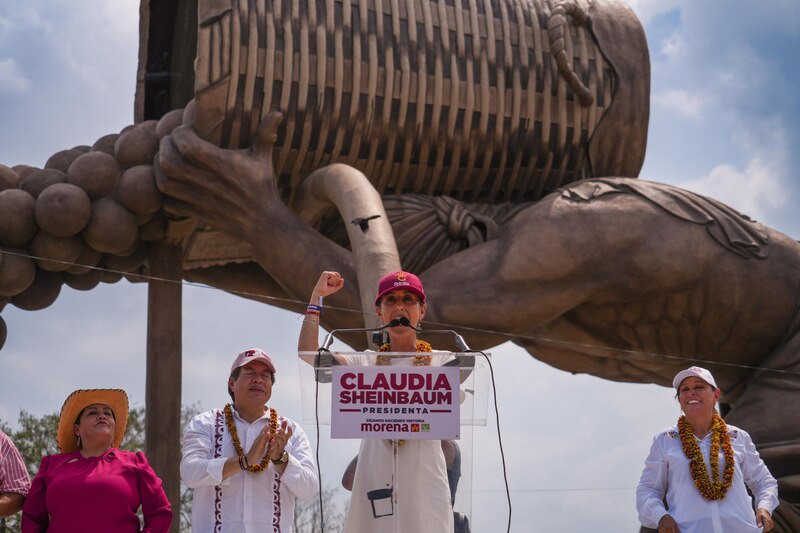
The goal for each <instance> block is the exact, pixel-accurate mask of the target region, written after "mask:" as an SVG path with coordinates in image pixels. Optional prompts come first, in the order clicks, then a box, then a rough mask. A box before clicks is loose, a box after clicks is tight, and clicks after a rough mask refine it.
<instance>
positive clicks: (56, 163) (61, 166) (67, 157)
mask: <svg viewBox="0 0 800 533" xmlns="http://www.w3.org/2000/svg"><path fill="white" fill-rule="evenodd" d="M88 151H89V147H88V146H76V147H75V148H70V149H69V150H61V151H60V152H56V153H54V154H53V155H51V156H50V158H49V159H48V160H47V163H45V164H44V168H55V169H57V170H60V171H62V172H66V171H67V170H68V169H69V166H70V165H71V164H72V162H73V161H75V159H77V158H78V156H80V155H82V154H85V153H86V152H88Z"/></svg>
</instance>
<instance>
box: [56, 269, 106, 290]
mask: <svg viewBox="0 0 800 533" xmlns="http://www.w3.org/2000/svg"><path fill="white" fill-rule="evenodd" d="M102 279H103V271H102V270H90V271H88V272H86V273H85V274H70V273H68V272H65V273H64V283H66V284H67V285H68V286H69V287H71V288H73V289H75V290H78V291H89V290H92V289H94V288H95V287H97V285H99V284H100V281H101V280H102Z"/></svg>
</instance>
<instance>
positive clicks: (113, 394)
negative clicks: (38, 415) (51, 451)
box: [56, 389, 128, 453]
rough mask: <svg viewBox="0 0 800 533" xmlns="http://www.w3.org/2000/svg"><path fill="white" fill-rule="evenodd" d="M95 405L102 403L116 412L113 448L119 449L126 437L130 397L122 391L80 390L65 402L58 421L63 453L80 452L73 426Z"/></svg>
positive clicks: (59, 438) (59, 439) (59, 445)
mask: <svg viewBox="0 0 800 533" xmlns="http://www.w3.org/2000/svg"><path fill="white" fill-rule="evenodd" d="M93 403H102V404H105V405H107V406H109V407H110V408H111V410H112V411H113V412H114V421H115V423H116V430H115V432H114V442H113V443H112V446H114V447H115V448H119V445H120V444H122V437H124V436H125V427H126V426H127V425H128V395H127V393H126V392H125V391H124V390H122V389H78V390H76V391H75V392H73V393H72V394H70V395H69V396H67V399H66V400H65V401H64V406H63V407H62V408H61V417H60V418H59V420H58V432H57V433H56V439H57V441H58V447H59V448H60V449H61V452H62V453H69V452H74V451H76V450H78V439H77V437H76V436H75V431H74V428H73V426H74V425H75V419H76V418H78V414H79V413H80V412H81V411H82V410H83V409H84V408H85V407H86V406H89V405H92V404H93Z"/></svg>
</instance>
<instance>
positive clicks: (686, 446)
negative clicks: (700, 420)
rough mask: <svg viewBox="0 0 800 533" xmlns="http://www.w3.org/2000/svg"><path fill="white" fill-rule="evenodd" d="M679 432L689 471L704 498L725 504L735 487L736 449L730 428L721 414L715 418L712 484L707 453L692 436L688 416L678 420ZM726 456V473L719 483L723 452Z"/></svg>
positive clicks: (712, 438)
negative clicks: (707, 464)
mask: <svg viewBox="0 0 800 533" xmlns="http://www.w3.org/2000/svg"><path fill="white" fill-rule="evenodd" d="M678 430H679V433H680V436H681V446H682V447H683V453H684V455H686V458H687V459H689V460H690V463H689V470H690V472H691V473H692V479H693V480H694V484H695V486H696V487H697V490H699V491H700V494H702V495H703V497H704V498H705V499H707V500H710V501H715V500H721V499H723V498H724V497H725V494H727V492H728V489H730V488H731V485H732V484H733V464H734V458H733V447H732V446H731V437H730V435H728V426H727V425H726V424H725V421H724V420H723V419H722V417H721V416H719V415H718V414H717V413H714V414H713V415H712V421H711V450H710V452H709V462H710V463H711V480H710V481H709V479H708V473H707V471H706V463H705V461H704V460H703V453H702V452H701V451H700V447H699V446H698V445H697V441H696V440H695V438H694V433H693V432H692V426H691V425H690V424H689V422H687V421H686V417H685V416H681V417H680V418H679V419H678ZM720 445H721V446H722V452H723V454H724V455H725V470H724V472H723V477H722V480H721V481H720V479H719V449H720Z"/></svg>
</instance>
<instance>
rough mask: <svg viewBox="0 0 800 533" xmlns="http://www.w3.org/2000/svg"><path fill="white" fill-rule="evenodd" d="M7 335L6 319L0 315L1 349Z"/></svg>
mask: <svg viewBox="0 0 800 533" xmlns="http://www.w3.org/2000/svg"><path fill="white" fill-rule="evenodd" d="M7 337H8V326H6V321H5V320H3V317H1V316H0V350H2V349H3V345H5V343H6V338H7Z"/></svg>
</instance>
